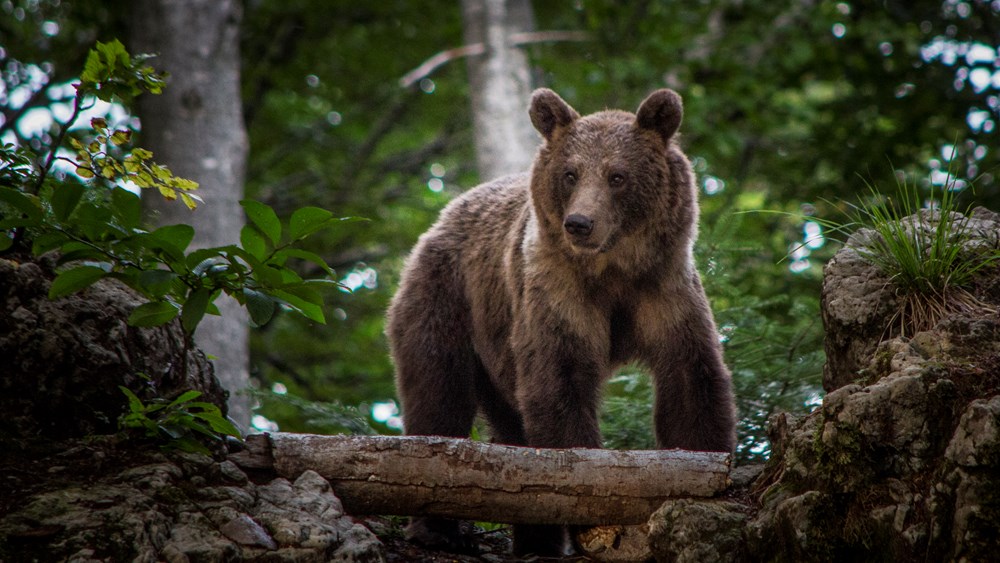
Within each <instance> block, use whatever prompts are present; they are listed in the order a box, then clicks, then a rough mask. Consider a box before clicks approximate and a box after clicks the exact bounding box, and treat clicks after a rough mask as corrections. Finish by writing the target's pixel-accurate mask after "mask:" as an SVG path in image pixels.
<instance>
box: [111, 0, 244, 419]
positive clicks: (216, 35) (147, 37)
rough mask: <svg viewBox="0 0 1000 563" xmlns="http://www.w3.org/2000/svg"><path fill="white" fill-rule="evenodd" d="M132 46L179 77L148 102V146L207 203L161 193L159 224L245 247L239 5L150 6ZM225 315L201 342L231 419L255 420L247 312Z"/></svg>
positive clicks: (198, 242)
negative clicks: (249, 391)
mask: <svg viewBox="0 0 1000 563" xmlns="http://www.w3.org/2000/svg"><path fill="white" fill-rule="evenodd" d="M133 10H134V12H133V19H132V29H131V33H132V43H133V44H132V46H131V51H133V52H136V53H154V54H157V55H158V56H157V58H156V59H155V60H154V61H153V64H154V65H155V66H156V67H157V68H158V69H160V70H165V71H167V72H169V73H170V78H169V81H168V83H167V87H166V88H165V89H164V91H163V94H161V95H159V96H151V95H147V96H144V97H142V98H140V100H139V112H138V113H139V118H140V119H141V121H142V145H143V146H144V147H146V148H148V149H150V150H152V151H153V153H154V155H155V159H156V161H157V162H159V163H161V164H165V165H167V167H169V168H170V169H171V171H172V172H173V173H174V174H176V175H177V176H181V177H184V178H189V179H191V180H194V181H196V182H198V183H199V184H200V185H201V188H200V190H199V192H198V193H199V195H201V196H202V197H203V198H204V199H205V203H204V204H202V205H200V206H199V207H198V209H197V210H195V211H194V212H193V213H192V212H190V211H189V210H188V209H187V208H186V207H185V206H184V205H183V204H181V203H180V202H179V201H165V200H163V198H161V197H159V196H158V194H148V195H149V197H144V198H143V204H144V205H145V206H146V209H147V211H148V212H149V214H150V216H151V218H152V220H153V222H154V223H156V224H159V225H168V224H175V223H187V224H189V225H192V226H193V227H194V228H195V231H196V233H197V234H196V235H195V240H194V246H195V247H206V246H221V245H226V244H233V243H235V242H238V241H239V236H240V229H241V228H242V227H243V224H244V219H243V210H242V208H241V207H240V205H239V200H240V199H242V197H243V180H244V174H245V168H246V153H247V137H246V129H245V127H244V124H243V115H242V111H241V103H240V57H239V24H240V19H241V17H242V4H241V3H240V2H238V1H237V0H142V1H140V2H136V3H135V4H134V5H133ZM217 304H218V305H219V309H220V310H221V312H222V316H221V317H215V316H208V317H205V319H204V320H203V321H202V322H201V325H200V326H199V328H198V331H197V332H196V333H195V342H196V343H197V345H198V346H199V347H200V348H201V349H202V350H204V351H205V353H207V354H209V355H210V356H214V357H215V358H216V359H215V362H214V363H215V372H216V375H217V376H218V378H219V380H220V381H221V383H222V385H223V387H225V388H226V389H227V390H228V391H229V392H230V397H229V416H230V417H232V418H233V420H235V421H236V422H237V424H239V425H240V426H241V427H243V428H244V429H245V428H247V427H248V426H249V423H250V399H249V397H247V396H246V395H244V394H242V393H241V392H242V391H243V390H245V389H246V388H247V385H248V380H249V373H248V362H249V349H248V332H247V322H246V315H245V312H244V311H243V310H242V308H241V307H240V306H239V304H237V303H236V302H235V301H234V300H232V299H229V298H226V297H224V298H222V299H219V301H218V302H217Z"/></svg>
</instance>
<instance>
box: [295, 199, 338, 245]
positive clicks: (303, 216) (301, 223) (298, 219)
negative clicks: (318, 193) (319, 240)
mask: <svg viewBox="0 0 1000 563" xmlns="http://www.w3.org/2000/svg"><path fill="white" fill-rule="evenodd" d="M332 217H333V213H330V212H329V211H327V210H325V209H320V208H319V207H303V208H301V209H296V210H295V212H293V213H292V217H291V219H289V221H288V236H289V238H291V239H292V240H300V239H303V238H305V237H307V236H309V235H310V234H312V233H314V232H316V231H318V230H320V229H322V228H323V227H324V226H325V225H326V223H327V221H329V220H330V219H331V218H332Z"/></svg>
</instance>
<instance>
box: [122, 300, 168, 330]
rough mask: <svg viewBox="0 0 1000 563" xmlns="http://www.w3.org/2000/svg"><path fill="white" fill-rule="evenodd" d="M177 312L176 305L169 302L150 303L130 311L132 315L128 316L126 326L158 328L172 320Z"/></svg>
mask: <svg viewBox="0 0 1000 563" xmlns="http://www.w3.org/2000/svg"><path fill="white" fill-rule="evenodd" d="M179 312H180V311H178V309H177V305H174V304H173V303H171V302H170V301H150V302H149V303H143V304H142V305H139V306H138V307H136V308H135V309H133V310H132V314H130V315H129V316H128V324H129V325H130V326H139V327H150V326H160V325H164V324H167V323H169V322H170V321H172V320H174V318H175V317H176V316H177V313H179Z"/></svg>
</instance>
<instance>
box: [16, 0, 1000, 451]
mask: <svg viewBox="0 0 1000 563" xmlns="http://www.w3.org/2000/svg"><path fill="white" fill-rule="evenodd" d="M150 1H151V0H150ZM144 3H146V2H145V1H144V2H128V1H124V0H112V1H97V0H81V1H77V2H72V1H67V0H62V1H60V0H17V1H13V0H4V1H2V2H0V76H2V82H0V110H2V119H3V121H2V123H0V140H2V141H3V142H4V143H14V144H17V145H19V146H22V147H28V148H32V149H35V150H38V151H42V150H43V149H44V147H45V146H48V145H50V144H51V143H52V141H53V138H54V137H55V136H56V135H57V131H56V130H55V129H54V128H53V127H52V126H51V122H52V117H53V116H54V117H55V118H56V119H58V118H59V116H60V115H62V114H63V113H64V112H65V106H66V104H67V103H68V101H70V100H71V98H72V96H73V92H72V90H71V89H69V88H67V87H66V85H67V84H68V83H70V82H71V81H73V80H74V78H75V77H77V76H78V75H79V73H80V70H81V69H82V68H83V66H84V58H85V56H86V53H87V50H88V49H89V48H91V47H92V46H93V45H94V43H95V41H109V40H111V39H112V38H120V39H121V40H122V41H123V42H124V43H125V44H126V47H127V48H128V49H129V51H130V52H132V53H138V52H144V50H143V49H142V48H136V47H134V46H133V45H134V44H135V43H138V44H139V45H140V47H144V46H145V45H146V44H147V43H148V42H147V43H144V39H143V38H142V37H135V36H136V30H137V28H139V27H140V26H142V25H147V26H148V25H149V23H148V22H146V23H145V24H143V23H139V18H137V17H136V15H135V14H134V13H133V12H134V11H136V10H137V8H136V5H141V4H144ZM463 3H464V4H466V5H467V6H466V9H468V5H469V4H475V3H476V2H473V1H472V0H466V2H463ZM463 3H459V2H454V3H444V2H405V1H387V2H346V1H343V2H342V1H325V0H283V1H281V2H278V1H275V0H247V1H246V2H243V3H242V4H241V3H239V2H228V3H225V4H226V5H227V6H230V7H229V8H227V9H230V10H232V12H231V14H228V15H229V16H231V17H230V19H229V22H230V24H232V22H233V21H235V22H237V23H238V25H237V26H236V29H237V30H238V37H237V40H238V46H239V57H238V58H234V59H233V61H234V62H233V63H232V64H233V65H234V66H238V68H233V69H229V70H231V71H233V72H238V76H239V83H238V84H239V88H240V92H241V94H240V100H238V107H239V108H240V115H241V116H242V122H243V124H245V128H246V133H247V141H248V151H249V152H248V153H247V154H248V157H247V159H246V162H245V167H244V168H243V170H242V174H241V176H242V178H243V181H242V182H241V184H242V188H243V192H244V194H245V196H246V197H249V198H253V199H256V200H259V201H262V202H265V203H267V204H268V205H270V206H272V207H273V208H274V209H275V210H277V211H278V213H279V215H280V216H282V217H285V218H287V217H288V216H290V215H291V213H292V212H293V211H294V210H295V209H297V208H301V207H303V206H318V207H322V208H325V209H329V210H330V211H332V212H333V213H334V214H336V215H338V216H357V217H365V218H368V219H369V221H368V222H365V223H355V224H351V225H350V226H349V227H346V228H341V229H337V230H334V231H329V232H324V233H322V234H321V235H317V236H315V237H312V238H311V239H310V240H309V241H308V250H311V251H313V252H315V253H317V254H318V255H320V256H322V257H323V258H324V259H325V260H326V262H328V263H329V264H331V265H333V266H334V267H335V269H336V276H335V279H338V280H339V281H341V282H343V283H344V284H345V285H347V286H350V287H351V288H352V289H353V291H350V292H347V291H334V292H331V293H330V294H329V295H328V296H327V302H328V308H327V314H326V318H327V322H326V324H320V323H317V322H316V321H315V320H310V319H308V318H304V317H301V316H299V315H291V314H280V313H279V314H278V315H276V316H275V317H274V318H273V319H271V320H270V321H269V322H268V323H266V324H264V325H263V326H260V327H257V328H254V329H252V330H251V331H250V341H249V377H250V383H251V393H252V399H253V401H254V403H255V404H256V408H255V410H254V417H253V424H254V426H256V427H257V428H259V429H274V428H280V429H281V430H287V431H307V432H320V433H330V432H344V431H346V432H386V433H392V432H396V431H397V430H396V428H397V427H398V422H399V420H398V418H397V417H396V413H395V410H394V409H395V403H394V390H393V383H392V366H391V363H390V361H389V357H388V354H387V347H386V342H385V338H384V336H383V334H382V327H383V317H384V311H385V308H386V305H387V303H388V300H389V298H390V296H391V295H392V292H393V290H394V288H395V285H396V283H397V281H398V274H399V272H400V269H401V266H402V263H403V259H404V257H405V255H406V252H407V251H408V250H409V248H410V247H411V246H412V245H413V243H414V242H415V240H416V238H417V237H418V236H419V234H420V233H421V232H423V231H424V230H425V229H426V228H427V227H428V226H429V225H430V224H431V222H432V221H433V220H434V218H435V217H436V214H437V212H438V211H439V210H440V208H441V207H442V206H443V205H444V204H445V203H447V201H449V200H450V199H451V198H453V197H454V196H455V195H457V194H459V193H461V192H462V191H464V190H466V189H468V188H469V187H471V186H473V185H475V184H476V183H478V182H479V181H480V180H484V179H487V178H484V177H482V176H481V173H480V169H479V167H477V160H476V150H475V146H476V142H477V139H476V134H477V131H476V127H475V126H474V124H475V123H477V120H476V117H477V116H476V115H474V113H475V111H477V110H476V109H474V104H473V103H472V102H471V100H472V99H473V98H475V94H476V93H477V91H476V88H477V87H478V86H472V85H471V84H476V82H475V80H470V72H469V70H470V69H469V68H467V63H470V61H472V60H473V59H475V57H477V56H478V55H472V56H470V57H464V58H462V57H457V58H451V59H449V60H447V62H444V64H442V65H441V66H438V67H436V68H433V69H429V70H428V69H427V68H426V67H425V70H424V71H422V72H418V73H417V77H416V80H413V81H404V80H403V79H404V77H410V76H413V74H412V72H413V71H414V70H415V69H418V68H420V67H421V64H422V63H424V62H425V61H427V60H428V59H429V58H431V57H432V56H434V55H436V54H439V53H450V54H452V55H454V54H455V52H454V51H449V50H453V49H456V48H458V47H462V46H463V45H467V44H468V33H469V30H468V29H467V28H468V25H469V24H468V20H467V19H466V20H465V21H463V14H462V6H461V4H463ZM158 4H160V5H162V6H165V7H166V9H169V8H170V6H171V5H172V3H171V2H163V1H161V2H158ZM198 4H205V3H204V2H176V3H173V5H174V7H175V9H183V7H184V6H185V5H187V6H188V8H190V7H191V6H195V7H196V6H197V5H198ZM500 4H503V5H505V6H506V7H507V8H508V10H507V12H508V13H513V12H514V11H519V12H518V13H519V14H521V16H519V17H523V15H524V13H527V19H522V20H521V21H520V25H521V31H538V32H540V34H541V32H548V31H559V32H573V33H569V34H552V35H550V36H549V37H550V39H552V40H539V41H530V42H526V43H524V44H523V45H521V46H517V47H514V48H516V49H517V50H518V52H520V53H523V54H524V55H525V56H526V58H527V63H528V65H529V69H530V76H529V77H528V81H529V82H530V83H531V85H532V86H546V87H549V88H553V89H554V90H556V91H557V92H559V93H560V95H561V96H563V97H564V98H565V99H566V100H567V101H568V102H569V103H570V104H572V105H573V106H574V107H576V108H577V109H578V110H580V111H581V112H583V113H590V112H592V111H596V110H600V109H603V108H605V107H614V108H624V109H630V110H634V108H635V107H637V105H638V103H639V102H640V101H641V100H642V99H643V97H644V96H645V95H646V94H648V93H649V92H650V91H652V90H654V89H656V88H661V87H670V88H673V89H675V90H677V91H678V92H679V93H680V94H681V95H682V96H683V97H684V102H685V118H684V123H683V125H682V129H681V130H682V133H683V137H682V141H681V142H682V146H683V148H684V149H685V151H686V152H687V154H688V155H689V156H690V157H691V158H692V160H693V163H694V165H695V168H696V171H697V174H698V176H699V186H700V188H701V191H702V193H701V205H702V216H701V238H700V240H699V243H698V247H697V260H698V265H699V268H700V269H701V271H702V272H703V277H704V279H705V280H706V290H707V292H708V294H709V297H710V299H711V301H712V306H713V308H714V310H715V314H716V320H717V323H718V325H719V328H720V333H721V334H720V338H721V339H722V340H723V341H724V344H725V350H726V359H727V363H728V364H729V366H730V367H731V368H732V370H733V376H734V382H735V385H736V390H737V395H738V401H739V409H740V416H741V424H740V445H739V456H740V458H741V459H743V460H749V459H754V458H760V457H763V456H766V455H767V454H768V451H769V450H768V445H767V440H766V434H765V426H766V420H767V417H768V416H769V415H770V414H771V413H773V412H775V411H777V410H784V411H791V412H807V411H808V410H809V409H810V408H812V407H814V406H815V405H817V404H818V403H819V401H820V399H821V396H822V388H821V385H820V382H821V374H822V366H823V358H824V356H823V344H822V337H823V332H822V323H821V320H820V315H819V296H820V283H821V276H822V266H823V264H824V263H825V261H826V260H827V259H828V258H829V257H830V256H832V253H833V251H835V250H836V248H837V242H836V240H837V239H838V238H842V237H843V236H844V233H837V232H831V231H830V229H829V228H828V227H829V224H830V223H829V221H834V222H841V223H843V222H848V221H849V220H850V219H849V217H850V215H849V214H850V212H851V209H852V207H851V206H852V205H855V204H857V203H858V202H860V201H863V200H865V199H866V198H870V197H874V196H873V194H872V192H871V189H870V187H871V186H875V187H876V188H877V189H878V190H879V191H880V192H882V193H883V194H884V195H886V196H890V195H892V194H893V191H894V189H895V186H896V183H897V181H898V180H899V179H900V178H906V179H907V180H909V181H912V182H915V183H916V185H918V186H919V187H920V189H922V190H924V194H925V196H926V197H927V199H928V201H927V204H928V205H933V201H931V190H932V189H933V188H935V187H937V189H940V188H941V187H942V186H945V185H946V184H948V176H949V175H952V176H953V177H954V178H956V179H958V180H959V181H957V182H953V183H951V185H953V186H954V187H956V188H958V189H959V190H960V193H959V196H960V197H961V198H962V200H963V204H971V203H973V202H975V203H977V204H982V205H986V206H987V207H989V208H991V209H994V210H997V209H1000V187H998V182H1000V180H998V178H997V176H998V170H997V168H996V167H997V164H998V162H1000V147H998V144H997V131H996V127H997V122H998V120H1000V50H998V46H1000V1H996V0H994V1H986V0H972V1H956V0H945V1H940V0H919V1H915V2H914V1H903V0H898V1H893V0H884V1H881V2H830V1H791V0H784V1H763V0H759V1H755V0H704V1H701V2H666V1H654V0H646V1H639V2H630V3H618V2H612V1H610V0H593V1H582V0H581V1H576V2H537V1H536V2H534V3H533V4H531V3H528V2H525V1H513V0H510V1H508V2H506V3H500ZM525 7H528V8H530V10H529V11H527V12H525V10H524V8H525ZM140 9H141V8H140ZM153 25H155V26H158V31H159V32H161V33H163V34H166V35H171V34H173V35H176V36H178V37H180V38H184V37H185V35H184V34H190V33H199V31H198V30H197V29H195V28H193V27H191V26H185V25H184V20H183V19H182V18H180V19H178V18H165V19H162V20H160V21H157V22H154V24H153ZM130 38H134V39H130ZM201 39H204V37H197V36H196V37H192V38H190V39H186V40H189V41H190V42H192V44H194V43H196V42H197V41H199V40H201ZM446 58H447V57H446ZM182 62H183V61H182ZM150 63H152V64H153V65H154V66H158V61H157V59H151V60H150ZM470 64H474V62H472V63H470ZM168 70H169V71H170V72H171V74H172V75H173V76H172V78H171V81H168V84H167V89H168V90H169V89H170V88H171V86H172V84H173V82H177V81H182V80H183V76H184V72H185V69H184V67H183V65H181V66H180V67H175V68H170V69H168ZM213 72H215V71H213ZM218 72H220V73H221V72H222V71H218ZM172 81H173V82H172ZM234 103H235V101H234ZM517 104H518V105H519V106H520V107H526V106H527V99H524V100H517ZM140 113H141V112H140ZM46 116H48V118H47V117H46ZM109 118H110V119H112V120H115V121H117V122H125V123H131V124H132V125H134V126H136V127H138V128H141V127H142V126H141V124H139V123H138V122H136V121H135V120H133V119H132V118H131V117H130V116H129V115H127V114H124V113H123V112H122V111H121V109H120V108H111V109H110V110H109ZM521 119H523V120H524V122H525V123H526V122H527V114H526V112H523V115H522V116H521ZM146 123H147V124H148V123H149V121H148V120H147V121H146ZM482 132H483V131H482V128H480V130H479V133H482ZM152 133H153V131H151V130H147V131H144V132H142V133H141V134H140V135H139V136H138V143H139V144H142V143H143V137H149V136H150V135H151V134H152ZM239 134H242V133H239ZM178 135H179V138H178V137H175V141H174V144H176V145H183V144H185V143H186V142H187V139H185V138H184V130H183V129H182V130H181V131H180V132H179V133H178ZM236 135H237V133H236V132H233V134H232V135H231V136H236ZM221 142H222V141H218V143H221ZM218 143H217V144H218ZM155 152H157V153H158V154H157V156H161V155H162V153H168V152H169V150H168V148H163V149H162V150H161V149H160V148H157V149H155ZM70 176H72V175H70ZM193 179H195V180H198V178H193ZM70 180H72V178H71V177H70ZM202 183H203V188H204V194H203V195H204V197H205V198H206V201H207V205H211V201H212V197H213V196H212V192H211V190H210V189H209V188H210V186H207V185H204V184H205V182H204V180H202ZM185 212H186V210H185ZM200 212H201V209H198V210H195V211H194V212H193V213H191V214H190V216H189V219H190V220H189V221H185V222H190V223H191V224H194V225H195V227H196V228H199V226H198V222H199V219H198V217H199V215H198V214H199V213H200ZM233 242H235V241H233ZM303 273H305V274H311V275H315V274H316V273H317V272H315V271H313V272H303ZM319 273H322V272H319ZM210 352H212V351H210ZM221 360H222V358H221V356H220V360H217V361H221ZM25 384H28V382H26V383H25ZM649 401H650V397H649V387H648V384H647V383H646V382H645V379H644V378H643V377H642V376H641V375H639V374H638V373H637V372H636V371H635V370H631V369H627V370H624V371H623V372H622V373H621V374H619V375H618V376H616V377H615V378H614V379H613V380H612V382H611V384H610V385H609V389H608V392H607V400H606V404H605V413H604V417H603V420H604V422H603V430H604V433H605V438H606V441H607V444H608V445H609V446H612V447H632V448H642V447H651V446H652V437H651V432H650V431H649V428H650V418H651V408H650V405H649ZM483 433H484V434H485V431H484V432H483Z"/></svg>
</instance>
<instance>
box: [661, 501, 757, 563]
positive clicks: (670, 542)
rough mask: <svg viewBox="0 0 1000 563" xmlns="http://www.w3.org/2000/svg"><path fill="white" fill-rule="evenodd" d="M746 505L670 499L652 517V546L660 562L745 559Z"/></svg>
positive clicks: (705, 562)
mask: <svg viewBox="0 0 1000 563" xmlns="http://www.w3.org/2000/svg"><path fill="white" fill-rule="evenodd" d="M745 511H746V508H745V507H743V506H742V505H740V504H737V503H734V502H728V501H722V500H694V499H679V500H670V501H667V502H666V503H664V504H663V506H661V507H660V508H659V510H657V511H656V512H654V513H653V515H652V516H651V517H650V518H649V546H650V550H651V551H652V552H653V555H654V556H655V557H656V560H657V561H669V562H677V563H715V562H723V561H741V560H743V557H744V554H743V549H744V547H743V546H744V538H743V533H744V528H745V525H746V521H747V515H746V514H745Z"/></svg>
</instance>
